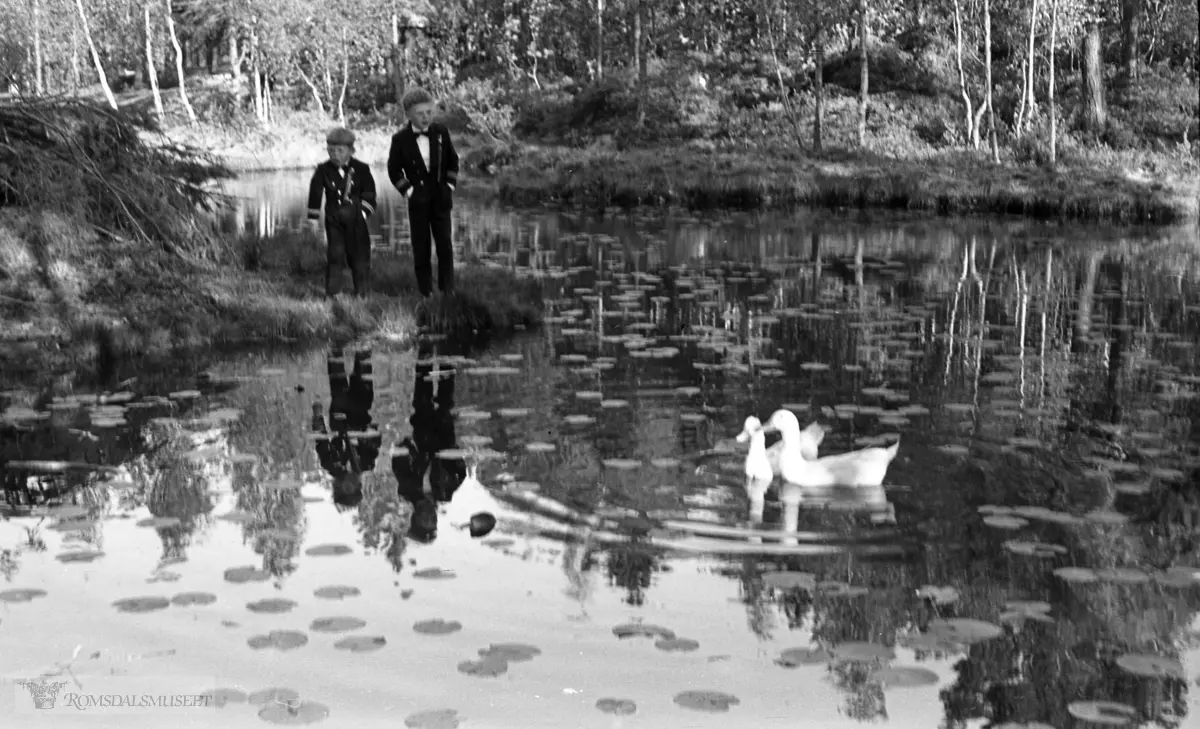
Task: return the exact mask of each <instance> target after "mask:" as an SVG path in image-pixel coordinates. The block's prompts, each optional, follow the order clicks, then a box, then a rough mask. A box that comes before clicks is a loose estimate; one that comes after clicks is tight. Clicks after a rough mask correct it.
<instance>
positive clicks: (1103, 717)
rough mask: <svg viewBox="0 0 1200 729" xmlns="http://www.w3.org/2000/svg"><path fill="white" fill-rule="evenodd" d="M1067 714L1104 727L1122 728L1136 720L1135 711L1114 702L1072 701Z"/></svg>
mask: <svg viewBox="0 0 1200 729" xmlns="http://www.w3.org/2000/svg"><path fill="white" fill-rule="evenodd" d="M1067 713H1068V714H1070V715H1071V716H1073V717H1075V718H1076V719H1082V720H1083V721H1090V722H1092V723H1094V724H1103V725H1105V726H1123V725H1125V724H1128V723H1130V722H1132V721H1133V720H1135V719H1137V709H1135V708H1133V707H1132V706H1130V705H1128V704H1120V703H1117V702H1116V701H1074V702H1071V703H1070V704H1068V705H1067Z"/></svg>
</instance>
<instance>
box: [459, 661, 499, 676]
mask: <svg viewBox="0 0 1200 729" xmlns="http://www.w3.org/2000/svg"><path fill="white" fill-rule="evenodd" d="M458 672H459V673H465V674H467V675H468V676H480V677H482V678H495V677H496V676H499V675H501V674H504V673H508V661H506V660H504V659H503V658H501V657H500V656H485V657H483V658H480V659H479V660H476V661H463V662H462V663H459V664H458Z"/></svg>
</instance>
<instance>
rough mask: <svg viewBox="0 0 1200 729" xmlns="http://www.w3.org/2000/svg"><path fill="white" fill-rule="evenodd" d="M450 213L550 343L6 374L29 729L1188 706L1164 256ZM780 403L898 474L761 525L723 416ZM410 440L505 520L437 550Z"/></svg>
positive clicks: (1199, 552) (1182, 531) (822, 222)
mask: <svg viewBox="0 0 1200 729" xmlns="http://www.w3.org/2000/svg"><path fill="white" fill-rule="evenodd" d="M287 179H290V180H291V184H292V185H293V187H297V186H302V185H303V180H302V179H299V178H298V177H296V176H295V175H293V176H292V177H290V178H287ZM252 183H253V184H252ZM241 184H244V185H248V186H251V187H247V188H246V189H251V188H252V187H253V185H257V187H253V189H256V190H259V191H261V193H260V197H261V198H262V199H264V200H266V199H271V200H275V203H278V204H275V203H272V205H274V207H270V206H268V207H263V206H261V205H259V206H258V207H257V208H255V210H254V214H253V215H251V216H250V217H249V218H244V221H245V220H249V222H246V223H245V224H246V225H248V226H262V229H264V230H266V229H269V227H270V226H272V225H292V224H296V223H298V221H299V218H300V217H301V216H302V214H303V210H302V208H303V201H302V200H301V201H300V202H299V203H297V204H296V205H294V206H293V205H292V204H291V203H285V202H284V201H286V200H289V199H291V193H287V192H286V189H288V188H287V187H286V185H285V184H282V183H279V184H276V183H270V184H264V183H262V181H261V180H260V181H258V182H255V181H253V180H251V181H250V182H244V181H243V182H242V183H241ZM281 191H283V192H281ZM272 196H274V197H272ZM389 215H395V211H394V210H393V212H392V213H390V214H389ZM456 215H457V216H458V218H457V222H458V225H459V231H460V234H462V233H464V231H472V232H471V233H470V234H462V235H460V239H459V242H460V244H461V245H462V247H463V250H464V252H465V255H469V256H471V257H474V258H478V259H481V260H484V261H486V262H490V263H491V264H493V265H506V266H515V267H518V268H520V269H521V270H523V271H525V272H526V273H528V274H529V275H536V276H539V277H540V279H541V281H542V283H543V286H544V290H545V292H546V298H547V302H548V315H549V318H548V321H547V323H546V325H545V326H544V327H542V328H540V329H539V330H537V331H531V332H526V333H524V334H521V335H519V336H517V337H515V338H513V339H510V340H508V341H503V342H492V343H489V344H487V345H486V346H483V347H482V348H479V347H472V346H471V345H468V344H466V343H456V342H448V341H444V340H443V341H432V340H431V341H425V342H423V343H422V344H421V346H419V347H418V348H416V349H412V350H403V351H397V350H390V349H386V348H380V347H378V346H377V347H376V348H374V349H366V348H364V347H359V346H355V345H351V346H348V347H346V348H345V349H344V350H332V349H330V348H322V349H317V350H314V351H307V352H274V353H270V352H269V353H257V354H244V355H240V356H237V357H227V358H222V357H215V356H214V357H212V358H211V359H208V360H205V361H198V362H191V363H186V364H181V368H180V371H177V372H146V373H139V374H137V375H136V376H134V377H132V378H131V379H130V380H127V381H125V382H122V383H120V384H119V385H117V386H115V387H109V388H107V389H101V388H97V387H87V386H84V385H79V386H77V387H74V388H73V389H72V388H71V387H70V386H69V385H67V384H65V383H63V384H60V385H59V386H58V388H57V389H56V390H55V391H53V392H40V391H38V392H35V391H29V390H10V391H7V392H4V393H3V395H2V398H3V402H2V403H0V408H3V413H2V415H0V421H2V423H0V428H2V430H0V438H2V447H3V451H2V453H0V457H2V458H3V465H2V466H0V469H2V474H3V479H4V481H3V483H4V486H5V495H6V500H7V506H6V509H5V520H4V521H2V522H0V550H3V551H2V552H0V559H2V562H0V567H2V568H3V573H4V576H5V580H4V582H3V583H2V584H0V639H2V641H3V642H2V643H0V645H3V646H4V649H3V651H0V675H3V676H4V677H5V679H6V686H8V685H11V686H12V688H11V690H10V689H5V690H4V691H3V692H0V711H3V712H4V713H6V714H12V712H19V714H14V715H16V716H20V717H22V718H23V719H24V718H25V717H28V716H30V715H32V714H34V713H35V712H40V713H41V714H42V716H40V717H39V718H40V719H43V720H45V721H44V722H42V723H46V724H47V725H62V726H68V725H69V726H82V725H83V723H84V720H83V719H80V718H79V716H78V714H79V709H78V708H69V709H63V708H62V704H63V702H61V701H60V702H59V706H58V707H57V708H55V709H35V708H34V706H33V704H32V699H31V696H32V693H31V691H30V690H28V689H27V686H26V685H25V684H19V685H18V684H16V683H14V682H15V681H16V680H18V679H36V678H38V677H45V680H46V681H47V682H49V684H48V685H53V684H55V683H62V684H63V686H61V687H60V693H59V694H58V696H59V697H62V696H66V695H68V694H70V693H72V692H74V693H76V694H89V693H91V694H98V693H105V692H108V693H125V694H128V693H139V694H148V693H156V695H157V694H161V693H189V692H192V693H199V692H202V691H210V692H215V693H214V694H213V695H216V696H218V697H219V698H220V699H222V701H218V702H217V703H220V704H223V705H222V707H221V708H212V707H209V708H203V709H201V708H181V707H178V706H175V707H157V708H148V707H145V706H138V707H129V706H125V707H103V708H95V707H93V708H92V709H90V710H89V711H90V713H89V714H88V716H89V719H91V721H90V722H88V724H87V725H88V726H107V725H115V724H116V723H117V722H118V721H120V722H124V723H125V724H129V725H133V726H147V727H150V726H154V727H158V726H162V725H163V723H164V721H170V722H171V724H172V725H181V726H183V725H194V726H209V725H215V724H216V723H217V722H220V723H221V725H222V726H228V727H240V726H252V725H259V724H261V723H262V722H263V721H267V722H272V723H303V722H308V721H312V722H323V723H324V724H326V725H331V726H345V725H349V724H350V723H351V722H353V723H356V724H363V725H366V726H385V725H386V726H398V725H400V724H405V725H407V726H417V727H449V726H456V725H458V724H459V723H461V725H462V726H465V727H470V726H479V727H613V726H623V727H633V726H645V727H701V726H711V727H717V726H722V727H724V726H731V725H732V726H747V727H750V726H753V727H791V726H796V725H797V724H798V722H803V723H804V724H805V725H808V726H820V727H849V726H855V725H858V724H860V723H862V722H870V721H883V720H886V721H888V722H890V723H893V724H895V725H896V726H903V727H931V728H932V727H938V726H946V727H967V726H971V727H984V726H1000V725H1003V724H1005V723H1006V722H1013V723H1020V722H1042V723H1043V724H1044V725H1047V726H1051V727H1057V728H1059V729H1065V728H1067V727H1085V726H1095V725H1097V723H1103V722H1107V723H1109V724H1120V723H1127V724H1129V725H1131V726H1135V725H1146V726H1148V725H1154V726H1183V725H1193V726H1194V725H1196V722H1195V716H1194V713H1193V708H1194V707H1193V704H1194V702H1195V699H1194V694H1193V693H1192V690H1193V689H1192V686H1193V684H1194V682H1195V679H1196V677H1197V676H1198V675H1200V651H1198V650H1197V645H1200V624H1198V623H1197V620H1196V611H1197V608H1198V607H1200V600H1198V598H1200V581H1198V579H1197V575H1198V574H1200V532H1198V531H1197V525H1198V524H1200V483H1198V482H1197V477H1196V471H1197V466H1198V465H1200V460H1198V459H1200V438H1198V436H1197V433H1198V432H1200V431H1198V429H1197V427H1196V424H1197V418H1198V416H1200V402H1198V400H1197V398H1196V392H1197V390H1198V389H1200V367H1198V365H1197V355H1196V340H1197V331H1198V329H1200V286H1198V284H1200V278H1198V273H1200V267H1198V266H1197V265H1196V263H1197V256H1196V255H1194V253H1192V252H1190V251H1188V250H1187V248H1186V246H1181V245H1180V244H1179V241H1180V239H1179V238H1175V237H1174V236H1177V235H1178V234H1177V233H1175V232H1170V231H1167V232H1146V231H1140V232H1137V233H1130V232H1122V233H1117V232H1114V231H1098V230H1090V231H1078V230H1077V231H1073V232H1072V231H1067V230H1064V229H1049V228H1042V227H1037V226H1031V225H1028V224H1022V223H1013V222H1005V221H994V220H993V221H983V220H977V221H937V220H933V221H930V220H919V219H906V218H891V219H887V220H883V221H880V220H879V219H875V220H865V219H862V218H858V217H854V216H849V215H831V214H822V213H813V212H798V213H796V214H793V215H787V216H782V215H779V216H770V215H749V214H742V215H727V216H724V217H717V216H700V215H695V214H689V213H687V212H685V211H678V210H673V211H664V212H662V213H654V214H651V213H639V214H637V215H634V216H626V215H610V216H607V217H606V218H604V219H602V220H597V219H593V218H589V217H586V216H582V215H578V214H569V213H566V212H563V211H551V210H538V211H507V210H503V209H499V208H495V207H490V206H484V205H481V204H475V203H471V202H470V201H469V200H464V201H463V202H462V203H461V204H460V205H459V208H458V210H457V212H456ZM260 219H261V220H262V221H264V222H261V223H260V222H259V220H260ZM385 222H387V221H386V220H385ZM401 226H402V223H401ZM398 229H399V228H398V227H392V228H383V229H381V231H382V232H381V235H383V234H386V235H387V236H389V237H388V238H387V240H389V241H390V240H392V238H390V236H391V235H392V234H393V233H394V232H395V231H397V230H398ZM1118 236H1120V237H1118ZM1184 242H1186V241H1184ZM402 247H403V246H402V244H401V245H399V246H397V249H398V251H397V252H398V253H399V254H400V255H403V251H402ZM314 406H319V408H320V413H319V414H320V415H321V416H322V419H321V422H322V423H324V422H326V421H325V420H324V416H326V415H328V414H329V413H330V412H331V411H334V412H339V413H344V414H345V421H344V422H345V423H346V425H345V428H346V429H348V431H349V432H348V433H347V438H348V439H349V443H348V447H346V448H344V449H341V450H339V448H338V447H336V446H337V445H338V444H341V443H342V441H340V440H337V439H335V441H334V443H333V446H334V447H332V449H331V442H330V440H329V438H328V436H325V435H323V434H321V433H319V432H317V431H319V430H320V429H321V428H320V427H319V426H318V423H317V421H315V420H314ZM784 407H785V408H788V409H790V410H791V411H792V412H794V413H795V414H796V415H797V416H798V418H799V419H800V423H801V424H802V425H803V424H807V423H808V422H810V421H813V420H819V421H820V422H821V423H822V424H823V426H824V427H825V428H826V430H827V435H826V436H825V438H824V440H823V442H822V443H821V444H820V455H821V456H824V455H828V454H836V453H843V452H846V451H851V450H854V449H859V448H865V447H871V446H876V445H883V444H889V443H893V442H895V441H896V439H897V438H899V443H900V446H899V452H898V456H897V457H896V458H895V460H894V461H892V462H891V464H890V467H889V468H888V470H887V475H886V477H885V479H884V480H883V484H882V487H870V486H860V487H853V488H848V487H847V488H820V487H817V488H810V489H804V490H802V491H801V494H800V496H801V500H800V503H799V505H798V506H797V507H796V508H792V509H789V508H787V507H785V506H784V505H783V504H782V503H781V502H780V501H779V500H778V499H777V498H776V497H775V492H774V491H772V492H771V493H770V494H769V495H768V498H767V503H766V506H765V509H764V512H763V514H762V517H761V520H758V519H751V512H750V505H749V500H748V498H747V494H746V489H745V484H744V478H743V476H742V471H743V463H742V461H743V458H744V454H745V450H744V449H742V450H739V446H737V445H736V444H734V443H732V440H733V436H735V435H737V434H738V433H739V432H740V431H741V429H742V426H743V420H744V419H745V418H746V416H748V415H751V414H753V415H756V416H758V417H759V418H762V419H763V420H764V421H765V420H766V419H767V418H768V416H770V415H771V413H772V412H773V411H775V410H776V409H779V408H784ZM447 415H448V416H451V417H439V416H447ZM337 422H342V421H340V420H339V421H337ZM414 428H415V429H417V430H419V431H420V432H419V433H417V438H416V440H417V441H418V442H420V443H424V442H426V440H427V439H432V440H434V441H436V442H437V443H438V444H437V445H436V446H435V447H436V448H441V449H446V451H444V452H442V456H444V458H441V459H440V460H439V464H441V465H440V466H439V468H441V470H440V471H439V473H440V474H443V475H444V474H448V473H449V474H453V473H454V470H455V469H454V468H451V467H445V466H447V465H453V464H456V463H458V462H459V461H460V460H462V461H465V465H467V466H468V469H469V470H470V471H471V472H472V474H473V475H475V476H477V478H478V481H479V482H481V483H482V484H484V485H485V486H486V487H487V488H488V489H489V491H490V494H491V498H492V499H493V503H491V504H490V505H489V507H488V508H489V510H490V511H491V512H492V513H493V514H494V516H495V517H496V518H497V520H498V523H497V525H496V527H495V529H494V530H493V531H492V532H491V533H489V534H487V535H486V536H484V537H482V538H479V539H473V538H471V536H470V535H469V534H468V533H466V532H465V531H464V530H462V529H458V528H455V527H453V526H452V525H451V524H450V523H449V521H450V520H449V518H448V517H445V516H444V517H443V519H442V521H441V523H440V524H439V528H438V533H437V536H436V538H435V539H433V540H432V541H426V540H421V539H416V538H414V537H413V536H411V535H410V516H411V514H412V511H413V510H412V507H411V506H410V504H409V503H408V502H407V501H406V500H405V499H403V498H402V497H401V496H400V495H398V491H397V484H398V475H397V474H396V473H394V472H393V469H394V467H399V468H400V470H401V474H400V475H401V477H405V476H404V474H406V473H407V471H405V470H404V464H406V463H408V462H409V461H408V460H407V457H406V456H405V452H406V450H405V449H406V448H407V447H408V446H407V444H405V443H404V439H405V437H407V436H409V435H410V434H412V433H413V430H414ZM335 429H336V428H335ZM431 434H432V435H431ZM331 453H332V455H331ZM343 456H344V457H343ZM348 464H357V466H355V465H348ZM347 470H349V471H350V472H354V471H355V470H358V471H360V472H361V474H362V475H361V476H360V477H359V479H358V483H359V485H360V487H361V488H360V491H359V493H360V494H361V501H360V502H359V503H356V504H348V503H335V502H348V501H349V502H352V501H354V499H352V498H350V499H347V498H342V497H341V496H340V495H341V494H343V493H347V494H353V493H355V489H354V488H353V484H354V483H355V479H354V478H352V477H346V476H343V475H340V474H342V473H344V472H346V471H347ZM334 473H336V474H339V475H338V476H337V477H336V481H337V484H338V488H337V493H338V494H339V497H338V498H337V499H335V497H334V494H335V489H334V481H335V476H334V475H332V474H334ZM405 478H407V477H405ZM410 481H411V480H408V481H406V483H410ZM444 483H445V480H444V479H440V480H438V483H437V484H431V487H432V488H437V487H439V486H440V485H443V484H444ZM453 483H457V479H454V480H453V481H452V483H451V486H453ZM472 486H473V482H468V483H467V484H466V485H464V486H461V487H459V488H460V491H461V493H463V494H470V493H472V492H471V488H472ZM453 505H454V499H452V500H451V509H453V508H454V506H453ZM151 687H153V688H154V691H153V692H152V691H151V690H150V688H151ZM271 689H275V690H274V691H272V690H271ZM1098 702H1099V703H1098ZM1103 702H1112V703H1103ZM212 712H217V713H216V714H215V715H214V714H213V713H212ZM1088 717H1091V720H1089V719H1088ZM1030 725H1031V726H1035V725H1034V724H1030Z"/></svg>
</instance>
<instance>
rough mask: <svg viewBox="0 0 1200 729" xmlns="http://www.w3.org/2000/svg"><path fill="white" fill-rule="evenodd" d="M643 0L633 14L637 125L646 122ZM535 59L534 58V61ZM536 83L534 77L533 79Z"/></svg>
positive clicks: (638, 1) (639, 0)
mask: <svg viewBox="0 0 1200 729" xmlns="http://www.w3.org/2000/svg"><path fill="white" fill-rule="evenodd" d="M645 16H646V2H645V0H637V10H636V11H635V15H634V16H633V62H634V64H636V66H637V125H638V127H642V126H644V125H645V124H646V65H647V62H646V40H645ZM536 61H537V59H534V62H535V63H536ZM534 82H535V83H536V79H535V80H534Z"/></svg>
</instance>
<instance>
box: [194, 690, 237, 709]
mask: <svg viewBox="0 0 1200 729" xmlns="http://www.w3.org/2000/svg"><path fill="white" fill-rule="evenodd" d="M200 695H201V696H204V697H206V698H207V702H206V705H208V706H215V707H217V708H218V709H220V708H223V707H224V706H225V705H226V704H241V703H244V702H245V701H246V698H247V697H246V694H245V692H243V691H238V690H237V689H232V688H215V689H211V690H209V691H204V692H202V693H201V694H200Z"/></svg>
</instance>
